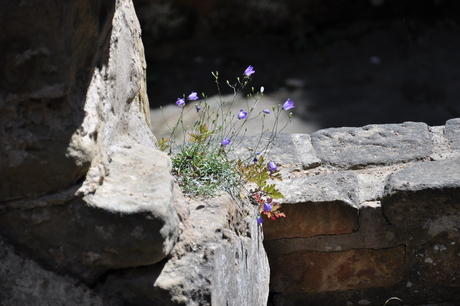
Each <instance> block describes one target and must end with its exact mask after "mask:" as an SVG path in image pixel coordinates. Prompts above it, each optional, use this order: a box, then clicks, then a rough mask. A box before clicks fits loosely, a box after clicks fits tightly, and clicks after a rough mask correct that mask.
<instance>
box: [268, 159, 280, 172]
mask: <svg viewBox="0 0 460 306" xmlns="http://www.w3.org/2000/svg"><path fill="white" fill-rule="evenodd" d="M268 170H270V172H276V171H278V166H277V165H276V164H275V163H274V162H272V161H271V162H269V163H268Z"/></svg>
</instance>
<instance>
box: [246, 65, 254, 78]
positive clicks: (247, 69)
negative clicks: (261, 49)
mask: <svg viewBox="0 0 460 306" xmlns="http://www.w3.org/2000/svg"><path fill="white" fill-rule="evenodd" d="M254 72H256V71H255V70H254V68H253V67H252V66H249V67H248V68H246V70H245V71H244V75H245V76H247V77H250V76H251V74H253V73H254Z"/></svg>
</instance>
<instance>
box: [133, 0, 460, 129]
mask: <svg viewBox="0 0 460 306" xmlns="http://www.w3.org/2000/svg"><path fill="white" fill-rule="evenodd" d="M134 3H135V7H136V11H137V14H138V17H139V19H140V22H141V27H142V38H143V42H144V44H145V52H146V58H147V73H148V94H149V99H150V106H151V109H152V114H151V117H152V122H153V131H154V133H155V134H156V135H157V136H158V134H159V133H160V132H161V131H162V129H164V124H163V120H162V117H161V114H160V113H159V112H158V107H159V106H167V105H173V106H174V107H175V105H174V102H175V101H176V99H177V97H181V96H182V95H183V94H186V95H188V94H189V93H190V92H191V91H196V92H198V93H200V94H201V93H202V92H204V93H205V94H206V95H208V96H210V97H212V96H213V95H215V94H216V93H217V90H216V86H215V82H214V78H213V76H212V75H211V71H219V75H220V78H221V81H222V82H221V84H222V92H223V94H230V93H231V89H230V88H228V87H227V86H226V85H225V80H231V81H233V80H235V78H236V77H237V76H241V75H242V73H243V71H244V69H245V68H246V67H247V66H249V65H252V66H254V69H255V70H256V73H255V74H254V75H253V82H252V86H254V87H255V88H256V89H258V88H259V87H260V86H262V85H263V86H264V87H265V93H266V95H265V98H264V101H263V102H264V103H265V102H266V103H271V104H273V103H274V104H277V103H283V102H284V101H285V100H286V99H287V98H288V97H290V98H291V100H293V101H295V103H296V106H297V107H296V108H295V109H294V123H293V124H292V125H291V126H290V127H289V128H288V130H286V131H287V132H300V133H312V132H314V131H316V130H318V129H322V128H327V127H341V126H362V125H365V124H372V123H400V122H404V121H422V122H426V123H427V124H429V125H431V126H435V125H442V124H444V122H445V121H446V120H447V119H450V118H454V117H460V103H459V101H458V100H459V97H460V86H459V85H460V84H459V82H460V69H459V68H460V39H459V38H460V27H459V22H460V14H459V13H460V2H459V1H456V0H308V1H305V0H303V1H300V0H289V1H286V0H244V1H241V0H207V1H199V0H178V1H170V0H135V1H134ZM265 100H266V101H265ZM173 106H170V108H167V109H165V110H167V111H166V114H167V116H169V114H170V113H172V115H171V116H174V114H175V113H176V112H177V108H174V107H173Z"/></svg>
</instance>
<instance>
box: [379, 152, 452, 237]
mask: <svg viewBox="0 0 460 306" xmlns="http://www.w3.org/2000/svg"><path fill="white" fill-rule="evenodd" d="M459 199H460V158H451V159H446V160H438V161H431V162H420V163H417V164H414V165H412V166H408V167H406V168H405V169H403V170H401V171H399V172H396V173H394V174H393V175H391V176H390V178H389V180H388V183H387V186H386V187H385V194H384V196H383V198H382V208H383V212H384V215H385V218H386V219H387V220H388V222H390V223H391V224H399V225H400V226H403V227H404V228H408V227H409V226H411V225H414V226H417V227H418V228H419V230H417V231H415V232H414V235H417V234H419V233H420V232H422V229H424V230H425V231H426V230H428V229H429V231H431V232H433V231H435V230H434V229H432V227H433V225H432V224H433V221H436V220H437V219H440V218H447V219H449V220H450V221H447V219H446V221H445V222H444V223H446V224H447V223H449V222H457V221H452V220H457V219H458V218H459V217H460V214H459V208H460V201H459ZM452 218H453V219H452ZM457 226H458V224H457ZM414 239H415V238H414Z"/></svg>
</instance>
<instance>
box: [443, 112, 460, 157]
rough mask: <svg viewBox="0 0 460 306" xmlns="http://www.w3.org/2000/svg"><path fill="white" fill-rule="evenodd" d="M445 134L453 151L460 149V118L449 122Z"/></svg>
mask: <svg viewBox="0 0 460 306" xmlns="http://www.w3.org/2000/svg"><path fill="white" fill-rule="evenodd" d="M445 133H446V137H447V140H448V142H449V145H450V147H451V149H454V150H458V149H460V118H455V119H450V120H447V121H446V132H445Z"/></svg>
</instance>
